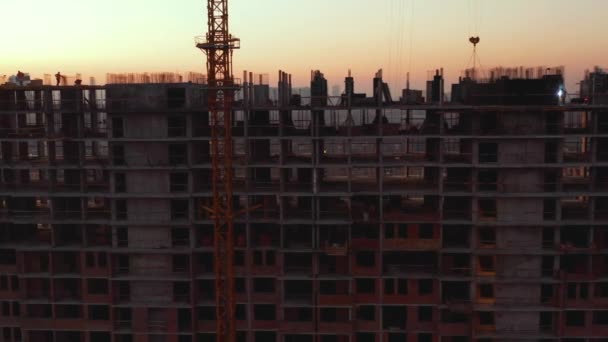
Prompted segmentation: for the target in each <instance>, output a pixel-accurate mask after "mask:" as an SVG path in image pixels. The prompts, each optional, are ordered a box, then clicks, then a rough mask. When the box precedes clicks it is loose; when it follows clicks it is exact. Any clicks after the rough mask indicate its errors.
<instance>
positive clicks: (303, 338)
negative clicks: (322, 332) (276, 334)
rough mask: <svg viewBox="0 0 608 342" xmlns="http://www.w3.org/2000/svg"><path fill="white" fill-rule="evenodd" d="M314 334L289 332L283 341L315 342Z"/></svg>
mask: <svg viewBox="0 0 608 342" xmlns="http://www.w3.org/2000/svg"><path fill="white" fill-rule="evenodd" d="M313 340H314V339H313V336H312V335H294V334H287V335H284V337H283V342H313Z"/></svg>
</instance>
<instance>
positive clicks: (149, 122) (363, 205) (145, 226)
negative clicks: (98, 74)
mask: <svg viewBox="0 0 608 342" xmlns="http://www.w3.org/2000/svg"><path fill="white" fill-rule="evenodd" d="M435 76H437V80H434V81H436V82H440V83H439V84H434V83H433V81H432V82H431V83H430V89H433V93H437V94H443V89H442V87H443V79H442V77H441V75H440V74H437V75H435ZM560 80H561V76H560V75H552V76H550V77H547V78H545V77H540V78H538V79H534V80H508V79H492V80H489V81H488V82H486V83H483V82H477V81H471V80H466V79H465V80H462V81H461V82H460V83H459V85H458V86H457V87H456V88H453V90H452V98H453V99H454V100H453V101H452V102H447V103H443V104H436V103H433V104H427V105H424V104H422V105H398V104H392V103H384V104H381V105H379V106H369V107H363V106H348V105H344V104H345V103H346V104H349V103H352V101H350V100H349V101H340V104H335V105H334V104H332V102H331V101H327V100H324V99H322V98H320V97H322V96H324V95H327V94H326V93H327V86H326V84H327V83H326V81H324V79H323V75H322V74H321V73H320V72H318V73H314V74H313V76H312V77H311V89H313V93H314V95H315V97H316V99H312V100H311V101H308V102H307V101H306V100H305V99H304V100H302V99H299V100H298V101H297V102H294V101H292V99H290V98H289V97H288V96H287V97H286V96H279V99H280V100H279V102H278V103H276V102H275V103H273V102H272V101H267V102H264V101H259V99H258V100H256V101H255V103H254V101H253V99H257V97H259V96H258V95H260V94H263V93H264V92H263V91H262V92H260V93H258V94H257V95H255V94H254V93H257V92H256V91H253V90H252V89H253V85H251V84H244V85H243V86H244V89H245V90H246V91H245V94H247V95H245V96H244V97H243V98H244V99H243V100H241V101H239V102H238V103H237V104H236V108H237V110H236V113H235V124H234V127H233V136H234V140H235V141H234V148H235V150H234V167H235V181H234V186H233V188H234V199H235V201H234V206H235V208H236V211H240V212H242V215H241V216H239V217H238V218H237V219H236V223H235V241H234V244H235V250H236V252H235V253H236V254H235V263H236V277H237V282H236V285H237V286H236V291H237V293H236V298H237V319H238V324H237V329H238V339H239V341H255V342H260V341H264V342H266V341H281V342H312V341H315V342H316V341H319V342H349V341H352V342H372V341H382V342H396V341H418V342H426V341H444V342H457V341H601V340H603V338H605V337H606V336H608V309H606V308H607V307H608V253H607V252H608V228H607V226H606V224H607V223H608V222H606V221H605V220H606V219H608V192H605V190H606V189H608V154H607V153H606V152H603V149H602V146H603V145H604V144H606V143H608V113H606V112H607V111H608V107H607V106H602V105H590V104H584V103H582V104H562V103H561V102H560V99H559V98H558V97H557V96H555V95H553V94H555V93H556V91H557V90H558V88H556V87H559V84H560ZM289 83H290V82H289ZM381 83H382V82H380V84H381ZM522 89H525V91H523V92H522ZM285 93H290V91H288V89H286V83H285V82H282V83H280V84H279V95H281V94H283V95H284V94H285ZM455 93H457V94H459V95H455ZM431 95H432V94H431ZM343 96H344V95H343ZM205 97H206V92H205V90H204V87H203V86H200V85H195V84H180V83H176V84H112V85H106V86H103V87H87V86H79V87H64V86H62V87H51V86H38V87H13V86H2V87H0V129H1V130H0V146H1V148H0V150H1V151H0V152H1V164H0V176H1V177H0V178H1V192H0V197H1V201H0V214H1V216H0V221H1V226H0V302H1V304H2V305H1V306H2V310H1V312H0V326H1V328H2V329H1V330H2V335H1V337H2V339H3V341H11V342H17V341H31V342H63V341H68V342H102V341H113V342H131V341H137V342H140V341H141V342H147V341H149V342H161V341H167V342H186V341H188V342H191V341H200V342H203V341H213V340H214V329H215V321H214V320H215V317H214V315H215V303H214V298H215V297H214V281H213V277H214V273H213V222H212V220H211V218H210V217H209V214H208V212H207V211H206V210H205V209H204V207H206V206H210V204H211V199H212V194H211V184H210V180H211V159H210V155H209V151H210V149H209V140H210V132H211V130H210V126H209V115H208V113H207V112H206V111H205V110H204V109H205ZM431 97H434V95H432V96H431ZM441 97H443V95H441ZM513 99H519V100H515V101H514V100H513ZM301 100H302V101H301ZM437 101H439V102H441V101H442V99H439V98H438V99H437V100H436V101H435V102H437ZM260 103H262V105H258V104H260ZM294 103H297V104H294ZM310 104H312V105H313V106H312V107H311V106H310Z"/></svg>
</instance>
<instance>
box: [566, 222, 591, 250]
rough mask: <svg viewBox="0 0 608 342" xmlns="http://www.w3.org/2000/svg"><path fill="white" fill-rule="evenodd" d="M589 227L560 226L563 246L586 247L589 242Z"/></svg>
mask: <svg viewBox="0 0 608 342" xmlns="http://www.w3.org/2000/svg"><path fill="white" fill-rule="evenodd" d="M590 233H591V230H590V229H589V227H562V228H561V231H560V239H561V243H560V244H561V246H562V247H563V248H566V249H569V248H587V247H589V243H590Z"/></svg>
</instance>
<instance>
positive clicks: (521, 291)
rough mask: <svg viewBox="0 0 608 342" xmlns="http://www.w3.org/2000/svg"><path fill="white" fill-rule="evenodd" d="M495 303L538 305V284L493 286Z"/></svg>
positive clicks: (498, 284)
mask: <svg viewBox="0 0 608 342" xmlns="http://www.w3.org/2000/svg"><path fill="white" fill-rule="evenodd" d="M494 295H495V298H496V304H499V305H505V306H520V305H539V304H540V286H539V285H537V284H500V283H497V284H496V286H495V288H494Z"/></svg>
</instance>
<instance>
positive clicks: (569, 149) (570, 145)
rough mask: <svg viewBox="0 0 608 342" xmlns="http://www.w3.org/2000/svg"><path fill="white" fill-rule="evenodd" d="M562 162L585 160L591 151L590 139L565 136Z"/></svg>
mask: <svg viewBox="0 0 608 342" xmlns="http://www.w3.org/2000/svg"><path fill="white" fill-rule="evenodd" d="M562 151H563V156H564V162H582V161H587V159H588V156H589V153H590V151H591V139H589V138H588V137H566V138H564V142H563V149H562Z"/></svg>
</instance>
